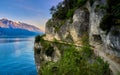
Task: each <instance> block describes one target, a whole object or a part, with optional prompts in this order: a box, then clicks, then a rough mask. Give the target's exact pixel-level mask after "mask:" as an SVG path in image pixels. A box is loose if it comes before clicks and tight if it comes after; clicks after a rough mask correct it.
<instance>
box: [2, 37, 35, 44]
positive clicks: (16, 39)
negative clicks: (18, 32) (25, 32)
mask: <svg viewBox="0 0 120 75" xmlns="http://www.w3.org/2000/svg"><path fill="white" fill-rule="evenodd" d="M32 40H33V38H0V43H10V42H20V41H32Z"/></svg>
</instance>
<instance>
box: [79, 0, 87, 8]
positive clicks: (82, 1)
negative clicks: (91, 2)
mask: <svg viewBox="0 0 120 75" xmlns="http://www.w3.org/2000/svg"><path fill="white" fill-rule="evenodd" d="M86 2H87V0H78V1H77V6H78V7H81V6H83V5H84V4H85V3H86Z"/></svg>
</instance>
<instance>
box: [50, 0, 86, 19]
mask: <svg viewBox="0 0 120 75" xmlns="http://www.w3.org/2000/svg"><path fill="white" fill-rule="evenodd" d="M87 1H88V0H64V1H62V2H60V3H59V4H58V5H57V6H53V7H51V9H50V11H51V14H52V17H53V18H55V19H60V20H64V19H67V18H70V17H72V16H73V13H74V11H75V9H77V8H79V7H81V6H83V5H84V4H85V3H86V2H87Z"/></svg>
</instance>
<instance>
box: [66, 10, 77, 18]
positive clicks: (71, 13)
mask: <svg viewBox="0 0 120 75" xmlns="http://www.w3.org/2000/svg"><path fill="white" fill-rule="evenodd" d="M74 11H75V8H74V9H69V10H68V12H67V18H70V17H73V14H74Z"/></svg>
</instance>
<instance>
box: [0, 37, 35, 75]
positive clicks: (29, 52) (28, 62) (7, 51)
mask: <svg viewBox="0 0 120 75" xmlns="http://www.w3.org/2000/svg"><path fill="white" fill-rule="evenodd" d="M33 46H34V38H0V75H37V72H36V66H35V62H34V52H33Z"/></svg>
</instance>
